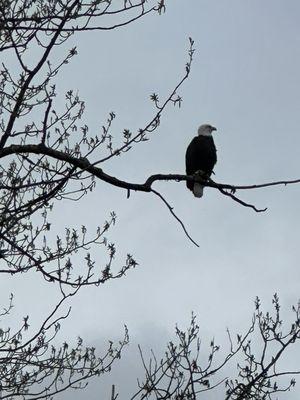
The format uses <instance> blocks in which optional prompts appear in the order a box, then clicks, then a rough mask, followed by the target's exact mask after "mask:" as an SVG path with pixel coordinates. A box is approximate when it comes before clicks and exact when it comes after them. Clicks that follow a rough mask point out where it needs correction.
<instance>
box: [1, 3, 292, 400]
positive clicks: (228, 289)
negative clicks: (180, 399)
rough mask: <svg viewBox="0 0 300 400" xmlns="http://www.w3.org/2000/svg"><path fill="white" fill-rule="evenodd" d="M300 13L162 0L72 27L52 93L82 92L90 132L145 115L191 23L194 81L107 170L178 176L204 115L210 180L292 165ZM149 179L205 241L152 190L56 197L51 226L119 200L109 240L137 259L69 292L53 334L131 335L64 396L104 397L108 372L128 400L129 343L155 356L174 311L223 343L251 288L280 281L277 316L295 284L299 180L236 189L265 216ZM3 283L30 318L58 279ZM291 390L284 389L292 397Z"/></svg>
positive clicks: (172, 74)
mask: <svg viewBox="0 0 300 400" xmlns="http://www.w3.org/2000/svg"><path fill="white" fill-rule="evenodd" d="M299 16H300V2H299V1H298V0H287V1H282V0H264V1H261V0H251V1H250V0H243V1H241V0H227V1H221V0H205V1H204V0H189V1H183V0H171V1H169V2H168V4H167V12H166V13H165V14H164V15H162V16H160V17H159V16H157V15H153V16H149V17H146V18H144V19H142V20H140V21H138V22H136V23H134V24H132V25H130V26H127V27H124V28H121V29H119V30H117V31H109V32H93V33H85V34H81V35H77V36H76V37H75V38H74V39H72V41H73V43H76V44H77V45H78V53H79V54H78V56H77V57H76V58H75V59H74V60H73V61H72V63H70V64H69V65H67V66H66V67H65V69H64V70H62V72H61V74H60V75H59V77H58V78H57V87H58V92H59V93H61V94H62V95H63V94H64V92H65V91H66V90H69V89H71V88H72V89H75V90H78V92H79V94H80V97H81V98H82V99H83V100H85V101H86V113H85V115H84V117H83V121H82V122H83V123H86V124H87V125H89V128H90V131H91V132H98V131H99V130H100V128H101V126H102V125H103V124H104V122H105V120H106V118H107V115H108V113H109V112H110V111H114V112H115V113H116V115H117V118H116V120H115V121H114V124H113V135H114V136H115V138H116V140H118V138H119V140H121V132H122V130H123V129H124V128H129V129H130V130H133V131H134V130H136V129H138V128H140V127H142V126H144V125H145V124H146V123H147V121H148V120H149V118H150V117H151V116H152V114H153V108H152V104H151V102H150V101H149V95H150V94H151V93H152V92H157V93H158V94H159V95H160V97H161V98H164V96H165V95H166V94H167V93H169V91H170V90H172V89H173V87H174V86H175V85H176V83H177V82H178V81H179V79H180V78H181V76H182V75H183V74H184V68H185V62H186V60H187V48H188V37H189V36H191V37H192V38H193V39H194V40H195V48H196V53H195V56H194V62H193V65H192V72H191V75H190V78H189V80H188V81H187V82H186V83H185V84H184V86H183V87H182V88H181V89H180V94H181V95H182V96H183V99H184V102H183V104H182V107H181V108H180V109H177V108H174V107H173V106H170V107H169V108H168V110H167V112H166V113H165V114H164V116H163V118H162V122H161V126H160V127H159V129H158V130H157V131H156V133H155V134H154V135H153V136H152V137H151V141H149V142H146V143H142V144H139V145H137V146H136V147H135V149H133V150H132V151H130V152H128V153H127V154H125V155H123V156H122V157H119V158H118V159H114V160H113V161H112V162H108V163H106V164H105V165H104V166H103V169H104V171H105V172H107V173H109V174H112V175H115V176H117V177H118V178H120V179H124V180H128V181H131V182H138V183H142V182H144V181H145V179H146V178H147V177H148V176H149V175H151V174H153V173H184V156H185V149H186V147H187V145H188V143H189V142H190V140H191V138H192V137H193V136H194V135H195V133H196V129H197V127H198V126H199V125H200V124H201V123H205V122H209V123H212V124H213V125H215V126H216V127H217V128H218V131H217V133H216V134H215V143H216V146H217V149H218V163H217V165H216V168H215V173H216V175H215V179H216V181H218V182H224V183H232V184H255V183H263V182H270V181H274V180H281V179H295V178H299V177H300V169H299V167H300V161H299V146H300V139H299V135H300V129H299V126H300V90H299V87H300V85H299V84H300V27H299ZM71 46H72V43H71V44H70V45H69V46H68V48H69V47H71ZM57 101H59V99H58V100H57ZM154 187H155V189H157V190H159V191H160V192H161V193H162V194H163V195H164V196H165V197H166V199H167V200H168V201H169V202H170V203H171V204H172V205H173V206H174V210H175V212H176V213H177V215H178V216H179V217H180V218H181V219H182V220H183V221H184V223H185V225H186V227H187V229H188V231H189V233H190V234H191V235H192V237H193V238H194V239H195V240H196V241H197V242H198V243H199V244H200V248H196V247H194V246H193V245H192V244H191V243H190V242H189V241H188V240H187V238H186V237H185V236H184V234H183V232H182V230H181V228H180V226H179V225H178V223H177V222H176V221H175V219H174V218H172V216H171V215H170V213H169V211H168V210H167V208H166V207H165V206H164V204H163V203H162V202H160V201H159V200H158V199H157V198H155V197H154V196H153V195H151V194H144V193H134V192H132V193H131V197H130V199H126V191H124V190H122V189H119V188H116V187H111V186H109V185H107V184H106V183H102V182H99V183H98V185H97V188H96V189H95V191H94V192H93V193H91V194H90V195H89V196H87V197H86V198H84V199H83V201H82V202H80V203H70V202H65V203H62V204H61V205H60V206H59V207H57V209H56V212H55V213H54V214H53V218H54V223H55V224H56V227H57V230H59V229H63V227H64V226H67V225H72V226H78V227H80V226H81V225H82V224H84V225H86V226H87V227H89V228H90V229H91V231H92V230H93V229H94V228H95V227H96V226H97V225H98V224H102V223H103V222H104V220H105V219H106V218H107V217H108V214H109V212H110V211H111V210H114V211H115V212H116V213H117V216H118V219H117V225H116V226H115V227H114V228H112V229H111V231H110V233H109V235H108V237H109V239H110V240H112V241H114V242H115V243H116V244H117V246H118V247H117V249H118V253H117V259H116V264H115V265H116V268H117V267H118V262H119V263H121V262H123V260H124V259H125V256H126V254H127V252H129V253H132V254H134V256H135V257H136V259H137V261H138V262H139V264H140V265H139V266H138V268H136V270H133V271H130V272H129V273H128V274H127V276H126V277H125V278H123V279H121V280H116V281H113V282H110V283H109V284H107V285H105V286H100V287H98V288H86V289H84V290H82V291H81V293H80V294H79V295H78V297H77V298H76V299H75V300H74V301H73V303H72V304H73V312H72V315H71V317H70V318H69V319H68V320H67V321H66V322H65V323H64V324H63V327H62V330H61V333H60V337H59V339H61V340H62V341H63V340H65V339H66V338H68V340H70V341H72V340H73V339H74V340H75V339H76V337H77V336H78V335H80V336H82V337H83V338H84V339H85V340H86V342H87V344H94V345H95V346H96V347H98V350H99V353H101V344H102V343H103V342H105V341H107V340H108V339H111V338H116V339H118V338H121V337H122V330H123V324H127V326H128V328H129V333H130V338H131V343H130V346H129V347H128V348H127V349H125V350H124V354H123V358H122V360H121V362H120V363H119V365H118V366H116V368H115V370H113V371H112V373H111V375H110V376H109V377H108V378H107V379H104V380H103V385H102V381H101V380H100V379H98V380H97V379H94V380H92V381H91V382H90V384H89V388H88V389H87V390H86V391H85V392H74V393H73V392H69V393H65V394H62V395H61V396H58V397H57V399H59V400H66V399H71V398H74V399H81V398H88V399H90V400H96V399H108V398H109V388H110V385H111V384H112V383H115V384H116V386H117V390H119V391H120V399H121V398H124V399H125V398H128V396H129V393H132V394H133V393H134V392H135V380H136V377H137V374H138V371H139V370H140V371H142V368H141V366H140V365H137V362H136V359H137V344H138V343H141V344H142V345H144V346H145V348H149V347H153V348H155V349H157V355H158V357H160V356H162V355H163V350H164V348H165V346H166V344H167V342H168V341H169V340H171V339H173V338H174V327H175V324H176V323H178V324H179V325H180V326H182V327H185V326H187V325H188V322H189V319H190V315H191V312H192V311H194V312H195V314H196V315H197V321H198V323H199V324H200V326H201V337H202V338H203V343H204V344H205V343H209V341H210V339H211V338H212V337H215V341H216V343H219V344H221V345H222V346H224V348H223V352H222V351H221V354H224V356H225V355H226V351H227V342H226V328H227V327H228V328H229V329H230V330H231V331H232V332H233V333H236V332H239V333H243V332H244V331H246V329H247V328H248V327H249V325H250V321H251V317H252V313H253V311H254V303H253V301H254V299H255V297H256V296H259V297H260V298H261V300H262V302H263V305H264V309H265V310H266V309H269V310H271V299H272V295H273V294H274V293H275V292H277V293H278V294H279V297H280V300H281V304H282V311H283V317H286V318H287V319H289V318H290V316H291V313H290V308H291V306H292V304H296V303H297V301H298V299H299V297H300V285H299V282H300V271H299V251H300V250H299V237H300V235H299V233H300V227H299V211H300V202H299V199H300V185H298V186H296V185H294V186H289V187H280V188H279V187H277V188H266V189H261V190H256V191H249V192H246V191H244V192H239V193H238V195H239V196H240V197H241V198H242V199H244V200H245V201H249V202H253V203H254V204H255V205H257V206H258V207H268V211H267V212H266V213H261V214H256V213H254V212H253V211H252V210H250V209H247V208H243V207H241V206H240V205H238V204H237V203H235V202H233V201H231V200H230V199H228V198H225V197H223V196H222V195H220V194H219V193H218V192H217V191H216V190H212V189H209V188H206V190H205V194H204V197H203V198H202V199H196V198H194V197H193V196H192V194H191V192H190V191H188V190H187V189H186V187H185V184H184V183H175V182H160V183H155V184H154ZM55 233H56V232H55ZM104 260H105V259H104ZM104 262H105V261H104ZM7 282H9V285H10V286H9V290H7V289H8V286H7V285H8V284H7V283H6V282H5V281H4V278H3V279H2V285H1V286H2V289H1V299H3V298H4V297H7V294H8V293H9V292H10V291H14V292H15V295H16V300H15V303H16V310H15V313H16V314H15V316H18V315H26V314H31V315H32V317H31V319H32V321H33V323H34V322H36V321H37V316H38V315H42V313H43V312H45V310H46V309H47V307H48V304H49V305H51V304H54V301H55V298H56V290H55V288H49V287H48V286H47V285H46V284H44V283H43V281H42V279H41V278H40V277H38V276H36V275H34V274H31V275H29V274H27V276H20V277H19V278H17V279H14V280H12V279H10V280H9V281H7ZM6 290H7V292H6ZM52 301H53V302H52ZM299 353H300V352H299V346H298V347H297V345H296V346H295V347H294V349H293V355H289V357H290V358H289V359H288V361H287V365H288V366H289V367H290V366H295V365H296V367H297V363H296V362H295V361H296V359H297V358H298V360H299ZM298 368H300V365H299V364H298ZM299 387H300V384H298V385H297V386H296V388H295V389H294V391H293V392H291V393H288V394H286V395H282V396H281V397H280V396H278V398H280V399H281V398H282V399H284V398H286V399H289V400H290V399H296V398H298V397H299V396H298V395H299ZM297 394H298V395H297ZM210 396H212V397H203V398H214V396H213V394H211V395H210ZM221 398H222V396H221V397H220V399H221Z"/></svg>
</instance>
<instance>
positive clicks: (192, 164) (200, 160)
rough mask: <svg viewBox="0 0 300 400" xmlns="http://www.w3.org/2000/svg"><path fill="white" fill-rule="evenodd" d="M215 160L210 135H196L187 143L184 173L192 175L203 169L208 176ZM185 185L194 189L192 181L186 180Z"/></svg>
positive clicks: (212, 141) (215, 156) (214, 151)
mask: <svg viewBox="0 0 300 400" xmlns="http://www.w3.org/2000/svg"><path fill="white" fill-rule="evenodd" d="M216 162H217V151H216V147H215V144H214V140H213V138H212V136H201V135H200V136H196V137H194V138H193V140H192V141H191V143H190V144H189V146H188V148H187V150H186V155H185V164H186V174H187V175H194V174H195V173H196V172H197V171H203V173H204V175H205V176H207V177H209V176H210V175H211V173H212V171H213V168H214V166H215V164H216ZM186 185H187V187H188V188H189V189H190V190H191V191H194V182H188V181H187V182H186Z"/></svg>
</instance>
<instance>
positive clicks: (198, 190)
mask: <svg viewBox="0 0 300 400" xmlns="http://www.w3.org/2000/svg"><path fill="white" fill-rule="evenodd" d="M203 190H204V186H203V185H201V184H200V183H198V182H195V183H194V190H193V193H194V196H195V197H202V196H203Z"/></svg>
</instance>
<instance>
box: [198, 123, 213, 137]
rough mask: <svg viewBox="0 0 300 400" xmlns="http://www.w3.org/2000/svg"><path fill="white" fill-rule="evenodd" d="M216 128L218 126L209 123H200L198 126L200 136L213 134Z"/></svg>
mask: <svg viewBox="0 0 300 400" xmlns="http://www.w3.org/2000/svg"><path fill="white" fill-rule="evenodd" d="M216 130H217V128H215V127H214V126H212V125H209V124H204V125H200V126H199V128H198V136H211V134H212V132H213V131H216Z"/></svg>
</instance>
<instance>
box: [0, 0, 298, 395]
mask: <svg viewBox="0 0 300 400" xmlns="http://www.w3.org/2000/svg"><path fill="white" fill-rule="evenodd" d="M164 11H165V2H164V1H163V0H160V1H147V0H140V1H139V0H138V1H129V0H128V1H127V0H125V1H123V2H121V1H120V2H115V1H112V0H96V1H92V2H84V1H82V0H67V1H53V0H39V1H36V2H32V1H28V0H22V1H21V0H3V1H1V4H0V27H1V31H0V51H1V54H2V55H5V60H6V61H5V62H3V63H2V65H1V72H0V118H1V119H0V126H1V136H0V159H1V167H0V178H1V181H0V190H1V192H0V207H1V213H0V219H1V220H0V259H1V267H0V273H1V274H5V275H8V276H12V277H13V276H15V275H20V274H24V273H27V272H29V271H36V272H37V273H38V274H40V275H41V276H42V277H43V279H44V280H45V281H46V282H49V283H50V282H51V283H53V284H56V285H57V287H58V290H59V292H60V296H61V297H60V300H59V301H58V302H57V304H56V305H54V306H53V310H52V311H51V312H50V313H49V314H48V315H47V316H45V318H44V322H43V323H42V324H41V326H40V328H39V329H38V330H37V331H35V332H33V331H32V330H31V329H30V325H29V321H30V319H29V317H28V316H26V317H24V320H23V321H22V323H21V324H20V326H19V328H17V329H16V330H15V331H13V330H11V329H10V328H5V329H2V328H1V329H0V338H1V343H0V351H1V358H0V383H1V387H0V389H1V398H2V399H15V398H23V399H42V398H52V397H53V396H54V395H55V394H58V393H60V392H62V391H63V390H66V389H68V388H70V387H73V388H80V387H84V385H85V383H84V382H85V381H86V380H87V379H88V378H90V377H92V376H100V375H103V374H104V373H107V372H110V369H111V365H112V364H113V362H114V361H115V360H116V359H118V358H120V356H121V351H122V349H123V347H124V346H125V345H126V344H127V343H128V333H127V328H126V329H125V334H124V337H123V339H122V340H121V341H120V342H119V343H117V344H116V345H115V344H113V343H112V342H110V343H109V345H108V348H107V349H106V350H104V354H103V355H102V356H97V355H96V351H95V349H94V348H90V347H84V346H83V342H82V339H78V343H77V345H76V346H75V347H73V348H71V347H70V346H69V345H68V343H64V344H63V345H62V346H61V347H54V345H53V344H52V342H53V339H54V338H55V337H56V335H57V333H58V331H59V329H60V323H61V321H62V320H64V319H66V318H67V317H68V315H69V312H70V311H68V312H66V313H63V311H62V306H63V305H64V304H65V303H67V301H69V300H70V299H71V298H72V297H73V296H75V295H77V293H78V291H79V290H80V289H81V288H82V287H84V286H90V285H100V284H104V283H105V282H107V281H109V280H113V279H116V278H121V277H123V276H124V275H125V273H126V272H127V271H128V270H129V269H132V268H134V267H135V266H136V265H137V262H136V261H135V259H134V257H133V256H132V255H131V254H128V255H127V257H126V259H125V260H124V263H123V265H122V266H121V267H117V268H116V267H115V266H114V264H113V261H114V256H115V251H116V248H115V245H114V244H113V243H111V242H109V241H108V240H107V238H106V234H107V232H108V231H109V229H110V227H111V226H112V225H114V224H115V221H116V215H115V214H114V213H113V212H112V213H111V214H110V215H109V217H108V218H107V220H106V221H105V222H104V223H103V225H102V226H99V227H98V229H97V230H96V232H94V233H90V232H89V231H88V229H87V227H86V226H84V225H82V227H81V230H80V231H78V230H75V229H73V228H71V227H69V228H67V229H66V230H65V232H64V234H63V235H57V234H56V233H55V235H54V232H55V229H54V228H53V226H52V223H50V220H49V215H50V213H51V212H52V210H53V208H54V207H59V205H60V204H61V202H65V201H68V200H70V199H71V200H74V201H82V199H83V197H84V196H86V195H87V194H88V193H89V192H90V191H92V190H93V189H94V187H95V183H96V181H97V180H101V181H104V182H106V183H107V184H109V185H113V186H117V187H120V188H122V189H124V190H126V191H127V196H128V197H129V196H130V191H143V192H149V193H150V192H151V193H154V194H155V195H156V196H158V197H159V198H160V199H161V200H162V202H163V203H164V204H165V205H166V206H167V207H168V209H169V211H170V212H171V213H172V215H173V216H174V217H175V218H176V219H177V221H178V222H179V223H180V224H181V226H182V228H183V229H184V232H185V233H186V235H187V236H188V237H189V239H190V240H192V241H193V243H195V244H196V242H195V241H194V240H193V239H192V238H191V237H190V235H189V234H188V232H187V230H186V228H185V226H184V224H183V222H182V221H181V220H180V219H179V218H178V216H177V215H176V214H175V212H174V210H173V208H172V206H171V205H170V203H169V202H168V201H167V200H166V199H165V198H164V197H163V195H162V194H161V193H159V192H158V191H157V190H155V189H154V188H153V184H154V182H156V181H158V180H165V181H168V180H175V181H186V180H193V181H195V180H199V181H200V182H201V183H203V184H204V185H206V186H211V187H213V188H215V189H216V190H219V191H221V192H222V193H223V194H224V195H225V196H230V197H231V198H232V199H233V200H235V201H237V202H238V203H240V204H242V205H243V206H247V207H251V208H253V209H254V210H255V211H263V210H261V209H257V208H256V207H255V206H254V205H251V204H248V203H246V202H245V201H242V200H241V199H239V198H238V197H237V196H236V194H235V193H236V192H237V191H238V190H246V189H257V188H260V187H266V186H271V185H282V184H284V185H286V184H289V183H299V181H300V180H295V181H280V182H271V183H265V184H261V185H244V186H235V185H231V184H223V183H216V182H214V181H212V180H209V181H208V182H202V181H201V178H199V177H193V176H186V175H181V174H157V175H152V176H150V177H148V178H146V180H145V182H144V183H131V182H127V181H123V180H121V179H119V178H118V177H114V176H111V175H109V174H107V173H106V172H105V167H104V166H105V163H106V162H107V161H108V160H111V159H113V158H115V157H117V156H119V155H122V154H124V153H126V152H128V151H130V149H131V148H132V147H134V146H136V145H138V144H139V143H141V142H144V141H147V140H149V138H150V137H151V134H152V133H153V132H154V131H156V130H157V128H158V127H159V124H160V120H161V117H162V116H163V113H164V111H165V110H166V108H167V107H168V106H169V105H175V106H176V105H177V106H180V104H181V101H182V99H181V97H180V95H179V94H178V89H179V88H180V87H181V85H182V84H183V83H184V82H185V80H186V79H187V78H188V77H189V74H190V70H191V65H192V60H193V54H194V42H193V40H192V39H191V38H190V39H189V47H188V54H187V61H186V64H185V68H184V71H183V74H182V78H181V79H180V80H179V81H178V82H177V83H175V84H174V88H172V89H170V92H169V94H168V95H167V96H166V97H165V98H164V99H162V100H161V99H159V96H158V95H157V94H156V93H153V94H152V95H151V96H150V100H151V101H152V104H153V106H154V107H153V116H152V117H151V118H150V120H149V121H146V122H145V124H144V126H143V127H141V128H140V129H138V130H137V131H136V132H131V131H129V130H128V129H124V131H123V133H122V138H121V143H116V142H115V140H114V138H113V137H112V134H111V126H112V122H113V120H114V119H115V114H114V113H113V112H111V113H110V114H109V116H108V118H107V121H106V124H104V125H103V127H102V133H101V135H95V134H93V133H91V132H90V131H89V129H88V126H86V125H82V124H81V121H80V119H81V117H82V115H83V113H84V108H85V105H84V102H83V101H82V100H81V99H80V98H79V96H78V95H77V94H76V92H75V91H73V90H69V91H68V92H67V93H66V94H65V106H64V108H63V107H61V106H59V105H58V102H57V101H56V96H57V91H56V86H55V79H56V76H57V75H58V74H59V73H61V72H63V68H64V66H65V64H68V63H69V62H70V61H71V60H72V58H73V57H74V56H76V54H77V50H76V48H75V47H73V48H70V49H68V48H67V45H68V40H69V39H70V38H71V37H73V36H74V35H75V34H79V33H80V32H86V31H103V30H104V31H107V30H114V29H118V28H119V27H123V26H125V25H128V24H130V23H133V22H134V21H136V20H138V19H142V18H144V17H146V16H147V15H148V14H154V13H158V14H161V13H163V12H164ZM58 47H59V48H61V49H63V50H64V56H63V57H62V58H60V59H59V56H58V55H57V54H56V49H57V48H58ZM60 54H61V53H60ZM12 63H13V65H14V67H13V68H12V67H11V64H12ZM99 148H102V149H105V150H106V155H105V156H104V157H102V158H98V157H97V154H98V153H97V150H98V149H99ZM54 236H55V239H53V238H54ZM91 247H93V248H97V249H98V248H100V249H102V250H104V252H106V261H105V262H104V263H103V265H102V267H100V268H99V265H98V263H97V261H96V260H95V259H93V257H92V255H91V252H90V251H89V248H91ZM274 301H275V306H276V312H277V311H278V312H279V305H278V301H277V299H275V300H274ZM12 306H13V297H12V296H11V298H10V300H9V305H8V307H6V308H4V309H3V311H2V313H1V318H2V319H3V318H4V319H5V317H6V316H8V315H9V314H10V313H11V311H12ZM295 312H296V320H295V323H294V325H293V328H292V329H291V330H290V331H289V332H288V333H287V334H285V335H283V334H282V333H281V331H280V326H281V322H280V320H279V314H276V317H275V319H272V318H271V317H269V316H268V315H263V314H261V313H260V308H259V304H258V303H257V313H256V316H255V319H254V321H253V323H252V325H251V328H250V330H249V332H248V333H246V335H244V336H243V337H241V338H238V340H237V344H236V347H234V345H233V343H232V341H231V339H230V343H231V349H230V351H229V353H228V355H227V356H226V357H225V361H224V362H223V363H221V364H219V366H217V367H214V366H213V359H214V355H215V353H216V351H217V350H218V349H217V347H216V346H215V345H214V344H212V345H211V354H210V358H209V362H208V365H207V366H206V367H202V366H200V365H199V364H198V361H197V360H198V347H199V346H198V344H197V352H196V358H190V355H191V354H192V353H191V352H190V346H191V345H192V344H193V343H195V342H196V343H198V327H197V325H196V322H195V319H194V317H193V318H192V322H191V327H190V328H189V330H188V332H187V333H184V332H183V331H180V330H179V329H177V330H176V335H177V338H178V339H179V345H178V346H176V345H173V344H172V343H170V345H169V347H168V351H167V353H166V358H165V359H164V360H162V362H157V361H156V359H154V367H153V368H154V369H152V366H151V367H149V366H147V364H146V362H145V361H144V368H145V371H146V378H145V382H144V383H142V384H141V386H140V390H139V391H138V393H137V394H136V395H134V397H133V398H148V397H150V396H154V397H155V396H156V398H159V399H164V398H165V399H167V398H174V399H175V398H176V399H178V400H179V399H196V398H197V396H198V393H200V392H201V391H203V390H208V389H212V388H213V387H214V386H215V385H216V384H214V383H213V384H212V383H211V376H212V375H215V374H216V373H217V372H219V371H220V370H221V369H222V368H223V366H224V365H225V364H227V362H228V361H229V360H230V359H231V358H232V357H233V356H234V355H236V354H237V353H239V352H242V353H243V354H244V355H245V357H246V361H245V363H246V365H245V366H240V367H239V378H237V380H229V379H228V380H226V386H227V389H226V390H227V394H226V395H225V398H228V399H229V398H232V399H244V398H245V399H246V398H269V397H270V396H271V394H272V393H277V392H279V391H281V390H288V389H289V388H290V385H289V386H287V387H285V388H283V389H282V387H280V386H279V384H277V383H276V386H275V383H273V381H274V380H275V378H276V377H277V376H280V375H281V374H285V373H286V372H282V373H279V372H277V371H275V370H274V369H273V370H272V371H273V372H271V368H273V367H274V368H275V364H276V362H277V360H278V359H279V358H280V357H281V354H282V353H283V352H284V351H285V349H286V347H287V346H289V345H290V344H293V343H294V342H295V341H296V340H297V339H298V337H299V317H298V314H299V311H298V309H297V310H296V311H295ZM1 323H2V322H1ZM255 323H257V324H258V326H259V329H260V332H261V337H262V339H263V342H264V350H263V353H262V355H261V357H262V358H261V359H260V361H256V359H255V358H253V357H252V351H251V346H250V344H249V342H246V341H247V340H248V337H249V335H250V333H252V331H253V329H254V324H255ZM271 341H275V342H276V343H277V344H278V345H279V346H281V349H280V350H279V351H278V352H276V351H275V352H274V355H273V359H272V360H271V361H270V360H269V361H266V360H265V352H266V350H265V349H266V348H267V347H268V346H269V342H271ZM141 355H142V357H143V354H142V352H141ZM143 360H144V358H143ZM274 371H275V372H274ZM162 378H163V379H162ZM291 384H292V383H291ZM161 385H162V386H161ZM270 385H271V386H270ZM196 387H201V388H203V389H200V390H199V389H197V388H196ZM115 396H116V395H115V393H114V392H113V393H112V398H114V397H115ZM247 396H248V397H247ZM251 396H252V397H251ZM255 396H256V397H255ZM259 396H260V397H259ZM264 396H265V397H264ZM268 396H269V397H268Z"/></svg>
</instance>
